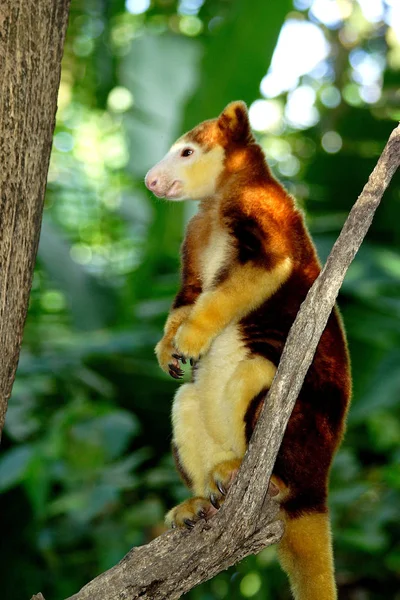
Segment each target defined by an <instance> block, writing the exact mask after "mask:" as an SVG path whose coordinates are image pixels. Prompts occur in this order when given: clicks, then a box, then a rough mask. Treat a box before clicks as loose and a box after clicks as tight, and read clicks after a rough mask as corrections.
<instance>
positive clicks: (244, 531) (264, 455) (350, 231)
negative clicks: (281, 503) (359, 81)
mask: <svg viewBox="0 0 400 600" xmlns="http://www.w3.org/2000/svg"><path fill="white" fill-rule="evenodd" d="M399 164H400V126H398V127H397V128H396V129H395V130H394V131H393V132H392V134H391V136H390V138H389V141H388V143H387V145H386V146H385V149H384V151H383V153H382V155H381V157H380V158H379V160H378V163H377V165H376V167H375V169H374V171H373V172H372V174H371V176H370V178H369V180H368V183H367V184H366V186H365V187H364V189H363V191H362V193H361V195H360V196H359V198H358V200H357V202H356V203H355V205H354V206H353V208H352V210H351V212H350V214H349V217H348V219H347V221H346V223H345V225H344V227H343V229H342V232H341V234H340V236H339V238H338V239H337V241H336V243H335V245H334V247H333V249H332V252H331V254H330V255H329V257H328V260H327V262H326V265H325V267H324V268H323V270H322V272H321V274H320V276H319V277H318V279H317V280H316V281H315V283H314V285H313V286H312V288H311V290H310V291H309V293H308V295H307V298H306V300H305V301H304V303H303V305H302V307H301V308H300V311H299V313H298V315H297V317H296V320H295V322H294V324H293V326H292V329H291V330H290V333H289V336H288V340H287V343H286V346H285V349H284V352H283V354H282V358H281V361H280V364H279V368H278V370H277V373H276V376H275V379H274V381H273V383H272V386H271V389H270V391H269V393H268V396H267V402H266V406H265V408H264V410H263V413H262V415H261V417H260V419H259V422H258V424H257V426H256V429H255V431H254V434H253V437H252V440H251V442H250V447H249V450H248V452H247V454H246V456H245V459H244V461H243V465H242V467H241V469H240V471H239V474H238V477H237V479H236V481H235V483H234V485H233V486H232V488H231V490H230V492H229V495H228V497H227V500H226V502H225V504H224V505H223V507H222V508H221V509H220V510H219V511H218V513H217V514H216V515H215V517H214V518H213V519H211V520H210V521H209V522H208V523H201V522H200V523H198V524H197V525H196V526H195V527H194V529H193V530H192V531H183V530H174V531H170V532H167V533H165V534H163V535H161V536H160V537H159V538H157V539H155V540H153V541H152V542H150V543H149V544H147V545H146V546H141V547H139V548H133V549H132V550H131V551H130V552H129V553H128V554H127V555H126V556H125V557H124V558H123V559H122V560H121V562H120V563H118V564H117V565H116V566H115V567H113V568H112V569H110V570H109V571H106V572H105V573H103V574H101V575H99V576H98V577H96V579H94V580H93V581H91V582H90V583H88V584H87V585H86V586H85V587H83V588H82V589H81V591H80V592H78V593H77V594H74V595H73V596H71V597H70V598H69V599H68V600H122V599H123V600H136V599H139V598H141V599H143V600H161V599H166V598H168V599H171V600H175V599H177V598H180V597H181V596H182V595H183V594H185V593H186V592H188V591H189V590H190V589H192V588H193V587H194V586H195V585H197V584H199V583H201V582H203V581H206V580H207V579H210V578H211V577H213V576H214V575H216V574H217V573H219V572H220V571H222V570H223V569H226V568H228V567H229V566H231V565H233V564H235V563H236V562H238V561H239V560H241V559H242V558H244V557H245V556H247V555H249V554H255V553H257V552H259V551H260V550H261V549H262V548H264V547H265V546H268V545H270V544H273V543H275V542H277V541H278V540H279V539H280V537H281V535H282V532H283V525H282V523H281V522H280V521H274V518H275V517H276V514H277V504H276V502H274V501H273V499H271V498H270V497H269V496H268V495H267V487H268V486H267V483H268V480H269V477H270V475H271V472H272V469H273V465H274V463H275V459H276V455H277V453H278V450H279V446H280V444H281V441H282V437H283V434H284V431H285V428H286V425H287V422H288V420H289V417H290V414H291V412H292V409H293V406H294V404H295V402H296V398H297V396H298V394H299V391H300V389H301V386H302V384H303V381H304V377H305V375H306V373H307V370H308V368H309V366H310V364H311V362H312V359H313V356H314V353H315V350H316V347H317V345H318V342H319V339H320V337H321V334H322V332H323V330H324V328H325V325H326V322H327V320H328V318H329V315H330V313H331V310H332V308H333V306H334V303H335V300H336V297H337V294H338V292H339V289H340V287H341V285H342V282H343V279H344V276H345V274H346V271H347V269H348V267H349V265H350V263H351V261H352V260H353V258H354V256H355V254H356V252H357V250H358V249H359V247H360V245H361V243H362V241H363V239H364V237H365V235H366V233H367V231H368V228H369V226H370V224H371V221H372V218H373V216H374V213H375V210H376V209H377V207H378V206H379V203H380V200H381V198H382V195H383V193H384V191H385V189H386V188H387V186H388V185H389V182H390V180H391V178H392V176H393V174H394V173H395V171H396V169H397V168H398V166H399ZM34 599H36V600H44V599H43V597H41V596H36V597H35V596H34V597H33V599H32V600H34Z"/></svg>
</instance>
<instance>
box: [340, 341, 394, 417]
mask: <svg viewBox="0 0 400 600" xmlns="http://www.w3.org/2000/svg"><path fill="white" fill-rule="evenodd" d="M399 365H400V351H399V350H398V349H394V350H393V351H392V352H389V353H388V354H387V355H386V357H385V358H384V359H383V360H382V362H381V363H380V365H379V366H378V368H377V370H376V372H375V373H374V374H373V375H372V377H371V380H370V383H369V386H368V389H367V391H366V392H365V394H364V396H363V397H362V398H360V399H359V400H358V401H357V402H354V403H353V405H352V407H351V411H350V413H349V423H351V424H354V423H358V422H361V421H363V420H365V419H366V418H367V417H368V415H370V414H372V413H374V412H375V411H382V410H383V409H385V408H386V409H387V408H393V407H395V406H398V402H399V398H400V368H399Z"/></svg>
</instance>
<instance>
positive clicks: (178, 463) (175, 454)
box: [172, 443, 192, 489]
mask: <svg viewBox="0 0 400 600" xmlns="http://www.w3.org/2000/svg"><path fill="white" fill-rule="evenodd" d="M172 456H173V457H174V461H175V466H176V470H177V471H178V473H179V475H180V476H181V478H182V481H183V483H184V484H185V485H187V487H188V488H189V489H190V488H191V487H192V480H191V478H190V477H189V475H188V474H187V472H186V471H185V469H184V468H183V465H182V463H181V459H180V456H179V450H178V447H177V445H176V444H174V443H172Z"/></svg>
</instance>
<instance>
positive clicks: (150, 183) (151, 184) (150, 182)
mask: <svg viewBox="0 0 400 600" xmlns="http://www.w3.org/2000/svg"><path fill="white" fill-rule="evenodd" d="M157 183H158V179H157V178H154V177H148V176H147V177H146V179H145V184H146V187H147V188H148V189H149V190H152V191H153V190H155V189H156V187H157Z"/></svg>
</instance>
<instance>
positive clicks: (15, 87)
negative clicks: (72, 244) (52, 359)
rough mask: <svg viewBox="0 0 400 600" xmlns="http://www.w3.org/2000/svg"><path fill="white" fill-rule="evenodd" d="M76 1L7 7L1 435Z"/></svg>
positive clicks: (0, 205) (0, 246)
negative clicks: (71, 10) (65, 47)
mask: <svg viewBox="0 0 400 600" xmlns="http://www.w3.org/2000/svg"><path fill="white" fill-rule="evenodd" d="M69 4H70V0H39V1H38V2H32V1H29V0H27V1H25V2H15V0H1V6H0V73H1V93H0V165H1V169H0V351H1V358H0V439H1V433H2V430H3V426H4V420H5V414H6V410H7V403H8V399H9V397H10V394H11V389H12V385H13V382H14V377H15V371H16V369H17V364H18V358H19V352H20V348H21V341H22V333H23V328H24V323H25V318H26V313H27V308H28V301H29V293H30V289H31V284H32V275H33V268H34V264H35V258H36V251H37V246H38V241H39V234H40V224H41V217H42V211H43V198H44V193H45V187H46V178H47V171H48V166H49V159H50V151H51V142H52V136H53V131H54V125H55V114H56V109H57V93H58V87H59V83H60V72H61V58H62V51H63V45H64V38H65V32H66V28H67V22H68V12H69Z"/></svg>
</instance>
